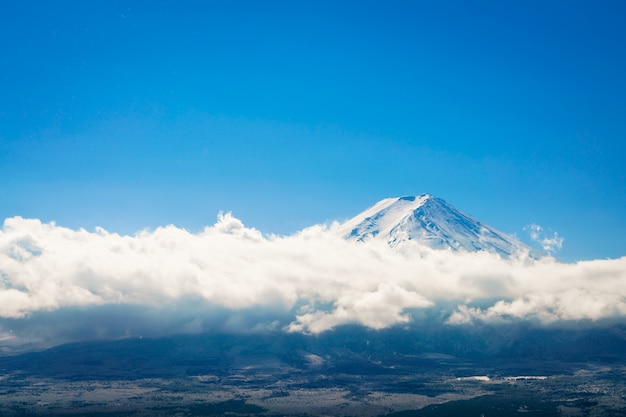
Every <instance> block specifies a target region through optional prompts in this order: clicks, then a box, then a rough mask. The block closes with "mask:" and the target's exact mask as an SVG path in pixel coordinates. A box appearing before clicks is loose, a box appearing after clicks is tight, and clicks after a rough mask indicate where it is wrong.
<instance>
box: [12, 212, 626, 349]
mask: <svg viewBox="0 0 626 417" xmlns="http://www.w3.org/2000/svg"><path fill="white" fill-rule="evenodd" d="M331 228H332V227H331ZM424 309H439V310H440V311H441V313H442V314H440V316H443V317H444V318H445V319H446V321H447V323H449V324H455V325H463V324H467V323H474V322H490V323H498V322H511V321H516V320H517V321H519V320H530V321H533V322H536V323H539V324H554V323H559V322H571V321H579V320H586V321H591V322H598V321H601V320H603V319H611V318H622V317H626V258H620V259H615V260H596V261H586V262H578V263H572V264H564V263H560V262H557V261H556V260H555V259H553V258H551V257H547V258H543V259H540V260H533V259H530V258H528V257H527V256H524V255H523V254H521V255H520V256H519V257H517V258H516V257H513V258H511V259H502V258H500V257H498V256H497V255H494V254H490V253H485V252H480V253H463V252H461V253H458V252H451V251H446V250H432V249H429V248H426V247H422V246H419V245H418V244H416V243H412V242H409V243H408V244H407V245H406V246H404V247H403V248H401V250H400V251H397V250H392V249H390V248H389V247H387V246H386V245H385V244H383V243H380V242H375V241H371V242H365V243H353V242H347V241H345V240H343V239H340V238H338V237H337V236H336V234H335V233H333V231H332V230H330V229H329V228H328V227H325V226H314V227H311V228H308V229H305V230H303V231H302V232H300V233H298V234H296V235H293V236H287V237H278V236H270V237H265V236H263V235H262V234H261V233H260V232H258V231H257V230H255V229H252V228H247V227H245V226H244V225H243V224H242V222H241V221H240V220H238V219H236V218H234V217H233V216H232V215H231V214H229V213H227V214H220V215H219V216H218V222H217V223H216V224H215V225H214V226H211V227H207V228H205V229H204V230H202V231H201V232H199V233H190V232H188V231H186V230H183V229H179V228H177V227H174V226H166V227H161V228H158V229H156V230H154V231H143V232H140V233H138V234H136V235H134V236H121V235H118V234H115V233H109V232H107V231H106V230H103V229H101V228H98V229H96V230H95V231H94V232H89V231H86V230H83V229H80V230H72V229H68V228H64V227H60V226H57V225H55V224H54V223H42V222H40V221H39V220H34V219H23V218H20V217H13V218H9V219H6V220H5V221H4V226H3V229H2V230H1V231H0V345H2V344H5V343H18V342H25V341H32V340H39V341H43V342H45V341H48V342H50V343H53V341H59V340H69V339H76V338H90V337H121V336H125V335H136V336H137V335H141V334H170V333H176V332H197V331H204V330H206V329H215V328H220V329H228V330H231V331H244V330H245V331H256V330H260V329H284V330H285V331H302V332H307V333H319V332H323V331H326V330H329V329H332V328H334V327H336V326H339V325H342V324H349V323H355V324H361V325H363V326H368V327H371V328H374V329H382V328H386V327H389V326H393V325H396V324H401V323H407V322H411V321H413V320H418V319H417V318H415V317H416V316H417V315H416V313H417V312H419V311H420V310H424Z"/></svg>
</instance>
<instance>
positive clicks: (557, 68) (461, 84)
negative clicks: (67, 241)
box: [0, 0, 626, 260]
mask: <svg viewBox="0 0 626 417" xmlns="http://www.w3.org/2000/svg"><path fill="white" fill-rule="evenodd" d="M625 21H626V3H624V2H622V1H613V2H610V1H594V2H591V1H571V0H568V1H549V2H545V1H506V2H496V1H470V2H468V1H404V2H400V1H377V2H368V1H354V2H352V1H342V2H337V1H332V2H323V1H310V2H308V1H285V2H274V1H268V2H239V1H227V2H226V1H220V2H204V1H203V2H201V1H195V2H191V1H175V2H174V1H171V2H161V1H58V2H49V1H43V0H42V1H19V2H5V3H4V4H3V5H2V10H1V12H0V36H1V39H2V48H1V49H0V54H1V55H0V57H1V58H0V59H1V61H0V218H6V217H10V216H15V215H20V216H23V217H35V218H39V219H42V220H43V221H51V220H54V221H56V222H57V224H59V225H62V226H68V227H72V228H78V227H84V228H86V229H92V228H93V227H95V226H103V227H104V228H106V229H108V230H110V231H114V232H119V233H133V232H135V231H137V230H140V229H142V228H146V227H148V228H154V227H156V226H159V225H166V224H170V223H173V224H176V225H177V226H181V227H185V228H188V229H190V230H198V229H200V228H202V227H203V226H204V225H209V224H213V223H214V222H215V218H216V215H217V212H218V211H219V210H225V211H230V210H232V211H233V213H234V215H235V216H237V217H238V218H240V219H242V220H243V222H244V223H245V224H246V225H248V226H253V227H256V228H258V229H260V230H261V231H263V232H273V233H277V234H288V233H292V232H294V231H296V230H298V229H300V228H303V227H306V226H309V225H311V224H314V223H319V222H324V221H328V220H333V219H346V218H348V217H351V216H353V215H355V214H357V213H358V212H360V211H361V210H363V209H365V208H366V207H368V206H370V205H371V204H373V203H374V202H376V201H378V200H380V199H381V198H384V197H390V196H398V195H415V194H421V193H424V192H429V193H431V194H434V195H437V196H439V197H441V198H443V199H445V200H447V201H448V202H450V203H451V204H453V205H455V206H456V207H458V208H460V209H461V210H464V211H466V212H469V213H470V214H473V215H474V216H476V217H478V218H479V219H481V220H483V221H484V222H486V223H488V224H491V225H493V226H495V227H497V228H499V229H501V230H503V231H505V232H509V233H516V234H517V235H518V236H519V237H522V238H526V234H525V233H526V232H524V230H523V228H524V227H525V226H526V225H528V224H530V223H537V224H540V225H542V226H543V227H544V228H546V229H548V228H550V229H552V230H553V231H557V232H558V233H559V235H561V236H562V237H564V238H565V241H564V244H563V249H562V250H561V252H560V253H559V254H558V256H559V257H561V258H562V259H566V260H575V259H589V258H604V257H618V256H623V255H626V175H625V173H626V168H625V166H626V25H625V24H624V22H625Z"/></svg>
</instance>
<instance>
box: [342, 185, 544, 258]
mask: <svg viewBox="0 0 626 417" xmlns="http://www.w3.org/2000/svg"><path fill="white" fill-rule="evenodd" d="M337 230H338V233H339V234H340V235H341V236H343V237H345V238H346V239H350V240H356V241H365V240H369V239H383V240H385V241H386V242H387V243H388V244H389V245H390V246H392V247H397V246H399V245H402V244H403V243H404V242H406V241H410V240H412V241H417V242H419V243H422V244H424V245H426V246H428V247H430V248H433V249H447V248H450V249H452V250H454V251H463V250H464V251H481V250H484V251H488V252H493V253H498V254H500V255H502V256H505V257H508V256H510V255H512V254H515V253H519V252H524V253H531V255H534V256H537V255H538V254H537V252H536V251H534V250H533V249H531V248H530V247H528V246H527V245H525V244H524V243H522V242H520V241H519V240H518V239H516V238H514V237H512V236H509V235H507V234H505V233H503V232H500V231H499V230H496V229H494V228H492V227H490V226H488V225H486V224H484V223H482V222H480V221H479V220H477V219H475V218H474V217H472V216H470V215H468V214H465V213H463V212H461V211H459V210H457V209H456V208H454V207H453V206H451V205H450V204H448V203H446V202H445V201H444V200H442V199H440V198H437V197H433V196H431V195H429V194H422V195H420V196H417V197H414V196H407V197H397V198H386V199H384V200H381V201H379V202H378V203H376V204H375V205H373V206H372V207H370V208H369V209H367V210H365V211H364V212H362V213H361V214H359V215H357V216H355V217H354V218H352V219H350V220H348V221H347V222H345V223H343V224H341V225H340V226H339V228H338V229H337Z"/></svg>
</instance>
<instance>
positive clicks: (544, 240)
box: [524, 223, 564, 252]
mask: <svg viewBox="0 0 626 417" xmlns="http://www.w3.org/2000/svg"><path fill="white" fill-rule="evenodd" d="M524 230H526V231H527V232H528V234H529V236H530V239H531V240H532V241H533V242H536V243H539V244H540V245H541V247H542V248H543V250H545V251H548V252H556V251H558V250H560V249H562V248H563V240H564V239H563V238H562V237H561V236H559V234H558V233H557V232H554V231H551V230H545V229H544V228H543V227H541V226H540V225H538V224H535V223H533V224H530V225H528V226H526V227H525V228H524Z"/></svg>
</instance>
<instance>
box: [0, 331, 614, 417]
mask: <svg viewBox="0 0 626 417" xmlns="http://www.w3.org/2000/svg"><path fill="white" fill-rule="evenodd" d="M623 334H624V328H623V326H612V327H610V328H605V329H588V330H578V331H575V330H571V329H570V330H563V329H561V330H558V329H549V330H546V329H536V328H520V327H513V326H509V327H505V326H497V327H482V328H479V327H473V328H471V329H464V330H459V329H450V328H448V329H441V328H440V329H439V330H434V329H430V330H429V329H424V328H395V329H390V330H385V331H378V332H376V331H370V330H366V329H363V328H359V327H343V328H341V329H338V330H337V331H334V332H327V333H324V334H322V335H320V336H317V337H313V336H305V335H301V334H284V333H275V334H266V335H247V336H243V335H224V334H221V335H198V336H178V337H170V338H161V339H126V340H120V341H115V342H90V343H76V344H71V345H64V346H59V347H56V348H52V349H49V350H46V351H41V352H30V353H25V354H20V355H15V356H8V357H2V358H0V370H1V371H0V372H2V379H0V415H2V416H34V415H46V416H60V415H81V416H84V415H99V416H114V415H116V416H144V415H145V416H148V415H151V416H158V415H162V416H166V415H167V416H170V415H175V416H222V415H233V416H242V415H260V416H279V415H280V416H283V415H284V416H287V415H290V416H322V415H331V416H386V415H394V416H434V415H437V416H446V415H450V416H452V415H455V416H458V415H476V416H480V415H481V414H483V415H485V416H520V417H524V416H553V415H563V416H613V415H626V364H625V363H624V358H623V352H624V351H626V339H625V338H624V337H623Z"/></svg>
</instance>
